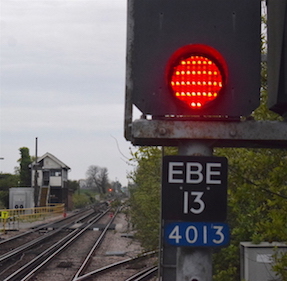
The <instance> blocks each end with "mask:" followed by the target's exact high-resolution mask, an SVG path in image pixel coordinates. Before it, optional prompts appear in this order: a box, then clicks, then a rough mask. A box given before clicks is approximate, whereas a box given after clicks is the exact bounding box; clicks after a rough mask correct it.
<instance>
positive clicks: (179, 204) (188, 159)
mask: <svg viewBox="0 0 287 281" xmlns="http://www.w3.org/2000/svg"><path fill="white" fill-rule="evenodd" d="M270 2H272V5H271V11H272V13H274V11H276V9H275V8H274V5H275V6H276V5H277V4H276V3H277V2H276V1H275V0H270V1H269V3H270ZM279 3H280V9H281V10H282V9H283V10H284V9H285V11H287V4H286V0H280V1H279ZM277 10H278V9H277ZM260 11H261V7H260V1H257V0H212V1H211V0H128V24H127V28H128V30H127V66H126V104H125V137H126V139H127V140H129V141H131V142H132V143H133V144H134V145H154V146H158V145H162V146H177V147H178V148H179V155H177V156H166V157H164V158H163V173H162V174H163V178H162V246H163V255H162V258H161V277H162V280H163V281H170V280H172V281H174V280H177V281H183V280H190V281H211V280H212V264H211V254H212V250H213V248H215V247H225V246H227V245H228V243H229V229H228V225H227V224H226V209H227V160H226V159H225V158H221V157H213V156H212V151H213V148H214V147H271V148H272V147H275V148H286V147H287V124H286V123H285V122H279V121H277V122H271V121H260V122H259V121H254V120H249V118H248V116H249V115H250V114H251V113H252V111H254V110H255V109H256V108H257V107H258V106H259V103H260V70H261V67H260V63H261V54H260V46H261V42H260V30H261V29H260V27H261V12H260ZM280 15H281V16H280V17H282V18H280V20H278V22H277V23H276V24H277V25H278V24H280V26H282V32H281V33H280V36H281V37H280V38H281V39H280V40H281V41H280V42H283V43H280V46H279V47H278V50H279V49H280V51H282V50H283V51H286V46H287V44H285V43H286V38H285V37H284V36H286V29H284V26H285V25H284V24H281V23H282V22H287V20H286V16H287V12H285V13H283V12H282V13H280ZM271 18H272V16H271ZM277 25H276V26H277ZM272 26H274V25H272V24H271V29H272ZM271 38H272V37H271ZM282 38H283V39H282ZM284 38H285V39H284ZM276 44H277V43H276ZM276 44H273V45H271V46H275V47H276V48H277V46H278V44H277V45H276ZM282 44H283V45H282ZM282 46H283V48H281V47H282ZM275 47H273V48H272V52H275V54H276V52H277V51H276V50H277V49H276V48H275ZM273 50H275V51H273ZM273 54H274V53H273ZM280 56H281V57H282V58H286V56H285V55H282V54H281V53H280ZM278 65H279V64H278V56H276V65H275V66H276V71H277V72H276V73H278V72H280V69H281V73H278V75H279V76H280V78H281V80H280V81H283V80H284V79H282V77H283V76H284V75H285V76H286V72H285V71H286V70H285V68H284V67H281V68H280V67H278ZM283 65H284V66H285V64H284V63H283ZM282 69H283V70H282ZM285 76H284V77H285ZM284 81H286V79H285V80H284ZM279 84H280V87H281V89H282V87H283V88H284V87H285V84H284V83H283V82H280V83H279ZM279 84H278V83H277V84H276V87H274V89H276V91H277V90H278V88H280V87H277V85H279ZM285 93H286V91H285V88H284V91H281V92H280V95H277V93H271V96H272V105H271V106H270V108H271V110H274V111H275V112H278V113H279V114H281V115H284V114H286V113H287V104H286V100H287V98H286V95H285ZM282 95H283V96H282ZM274 105H276V106H274ZM134 107H137V109H138V110H139V111H140V112H141V113H142V116H141V118H140V119H138V120H133V108H134ZM278 108H280V110H279V111H278V110H277V109H278ZM276 110H277V111H276Z"/></svg>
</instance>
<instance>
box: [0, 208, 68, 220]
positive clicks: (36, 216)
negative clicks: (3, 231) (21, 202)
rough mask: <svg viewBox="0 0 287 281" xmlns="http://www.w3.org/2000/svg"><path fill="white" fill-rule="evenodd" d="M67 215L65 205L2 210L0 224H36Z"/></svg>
mask: <svg viewBox="0 0 287 281" xmlns="http://www.w3.org/2000/svg"><path fill="white" fill-rule="evenodd" d="M64 213H65V204H62V203H61V204H53V205H48V206H45V207H35V208H19V209H2V210H0V223H3V224H4V223H9V222H34V221H39V220H44V219H46V218H48V217H52V216H56V215H59V214H64Z"/></svg>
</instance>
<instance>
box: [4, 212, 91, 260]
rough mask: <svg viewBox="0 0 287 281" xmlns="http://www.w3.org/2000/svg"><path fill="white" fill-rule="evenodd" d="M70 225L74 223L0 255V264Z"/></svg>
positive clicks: (83, 217) (70, 223)
mask: <svg viewBox="0 0 287 281" xmlns="http://www.w3.org/2000/svg"><path fill="white" fill-rule="evenodd" d="M90 215H91V213H89V214H87V215H85V216H82V217H81V218H79V219H78V220H77V221H80V220H83V219H85V218H86V217H88V216H90ZM72 224H74V222H69V223H67V224H65V225H63V226H62V227H60V228H58V229H56V230H53V231H51V232H49V233H48V234H46V235H45V236H42V237H38V238H36V239H34V240H32V241H30V242H27V243H25V244H24V245H21V246H20V247H17V248H15V249H13V250H11V251H10V252H8V253H6V254H3V255H1V256H0V262H4V261H7V260H9V259H11V258H12V257H15V256H17V255H19V254H21V253H23V252H25V251H27V250H29V249H31V248H32V247H34V246H36V245H38V244H39V243H41V242H43V241H45V240H47V239H48V238H50V237H51V236H54V235H55V234H57V233H58V232H60V231H61V230H62V229H64V228H67V227H69V226H71V225H72ZM20 237H21V236H20ZM18 238H19V237H18Z"/></svg>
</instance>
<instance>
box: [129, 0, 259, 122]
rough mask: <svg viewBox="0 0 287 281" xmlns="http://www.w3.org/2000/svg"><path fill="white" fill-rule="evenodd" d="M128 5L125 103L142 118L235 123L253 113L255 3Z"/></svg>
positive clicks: (132, 0)
mask: <svg viewBox="0 0 287 281" xmlns="http://www.w3.org/2000/svg"><path fill="white" fill-rule="evenodd" d="M128 3H129V4H128V7H129V9H128V38H127V76H126V77H127V80H126V85H127V87H126V89H127V90H126V96H127V99H128V100H131V103H132V104H133V105H135V106H136V107H137V108H138V109H139V110H140V111H141V112H142V113H143V114H144V115H151V116H152V117H153V118H168V117H175V116H176V117H196V116H201V117H202V116H205V117H206V116H209V117H210V116H213V117H215V116H216V117H224V118H226V117H234V118H238V117H240V116H246V115H249V114H250V113H251V112H252V111H253V110H254V109H256V108H257V107H258V105H259V90H260V62H261V57H260V1H259V2H258V1H257V0H233V1H229V0H214V1H210V0H188V1H187V0H165V1H163V0H145V1H143V0H142V1H137V0H129V2H128Z"/></svg>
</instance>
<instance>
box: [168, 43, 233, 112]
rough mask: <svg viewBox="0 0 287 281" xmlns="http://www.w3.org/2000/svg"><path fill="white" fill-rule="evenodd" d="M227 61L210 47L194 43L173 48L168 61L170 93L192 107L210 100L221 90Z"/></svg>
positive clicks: (199, 107)
mask: <svg viewBox="0 0 287 281" xmlns="http://www.w3.org/2000/svg"><path fill="white" fill-rule="evenodd" d="M226 80H227V65H226V63H225V60H224V58H223V57H222V55H221V54H220V53H219V52H218V51H217V50H215V49H214V48H212V47H210V46H207V45H201V44H195V45H187V46H184V47H182V48H180V49H179V50H177V51H176V52H175V53H174V54H173V56H172V57H171V59H170V61H169V64H168V83H169V87H170V89H171V92H172V95H173V96H174V97H175V98H176V99H178V100H180V101H181V102H183V103H184V104H185V105H187V106H188V107H189V108H192V109H202V108H205V107H206V106H207V105H210V104H212V103H213V102H215V101H216V100H218V99H219V98H220V96H221V95H223V93H224V90H223V89H224V87H225V85H226Z"/></svg>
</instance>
